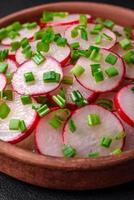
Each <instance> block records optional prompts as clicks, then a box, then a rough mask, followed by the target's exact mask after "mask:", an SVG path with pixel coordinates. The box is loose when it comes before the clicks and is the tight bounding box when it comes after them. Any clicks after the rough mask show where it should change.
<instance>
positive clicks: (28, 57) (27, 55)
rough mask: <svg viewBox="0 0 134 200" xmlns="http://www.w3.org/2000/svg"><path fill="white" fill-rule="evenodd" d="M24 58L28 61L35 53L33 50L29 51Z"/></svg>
mask: <svg viewBox="0 0 134 200" xmlns="http://www.w3.org/2000/svg"><path fill="white" fill-rule="evenodd" d="M24 56H25V58H26V59H30V58H32V56H33V52H32V51H31V50H28V51H26V52H25V53H24Z"/></svg>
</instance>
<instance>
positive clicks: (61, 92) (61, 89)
mask: <svg viewBox="0 0 134 200" xmlns="http://www.w3.org/2000/svg"><path fill="white" fill-rule="evenodd" d="M59 95H60V96H61V97H62V98H63V99H66V91H65V89H64V88H63V87H62V88H60V90H59Z"/></svg>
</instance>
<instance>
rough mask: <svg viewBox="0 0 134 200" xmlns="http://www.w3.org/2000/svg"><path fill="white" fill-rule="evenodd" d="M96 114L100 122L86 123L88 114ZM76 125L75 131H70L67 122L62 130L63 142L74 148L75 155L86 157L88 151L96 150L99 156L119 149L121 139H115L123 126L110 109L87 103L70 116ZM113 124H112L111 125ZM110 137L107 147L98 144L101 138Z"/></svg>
mask: <svg viewBox="0 0 134 200" xmlns="http://www.w3.org/2000/svg"><path fill="white" fill-rule="evenodd" d="M90 114H97V115H99V117H100V121H101V123H100V124H98V125H96V126H89V125H88V115H90ZM71 119H72V120H73V121H74V124H75V126H76V131H75V132H73V133H72V132H71V131H70V128H69V125H68V122H67V123H66V125H65V127H64V131H63V138H64V144H70V145H71V146H72V147H73V148H75V149H76V152H77V156H82V157H87V156H88V154H89V153H92V152H98V153H99V155H100V156H107V155H110V154H111V153H112V151H114V150H115V149H117V148H119V149H121V148H122V146H123V139H120V140H116V139H115V137H116V134H117V133H120V132H122V131H123V127H122V125H121V123H120V121H119V120H118V119H117V117H116V116H115V115H114V114H113V113H111V112H110V111H108V110H106V109H104V108H102V107H100V106H97V105H88V106H85V107H83V108H80V109H77V110H76V111H74V113H73V114H72V116H71ZM113 124H114V126H113ZM103 137H108V138H111V139H112V142H111V145H110V146H109V148H106V147H103V146H101V145H100V142H101V139H102V138H103Z"/></svg>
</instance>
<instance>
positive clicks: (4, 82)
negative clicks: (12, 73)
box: [0, 73, 7, 91]
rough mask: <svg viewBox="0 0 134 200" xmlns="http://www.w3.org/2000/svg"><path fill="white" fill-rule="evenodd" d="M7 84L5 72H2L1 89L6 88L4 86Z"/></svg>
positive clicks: (0, 78) (0, 77)
mask: <svg viewBox="0 0 134 200" xmlns="http://www.w3.org/2000/svg"><path fill="white" fill-rule="evenodd" d="M6 84H7V80H6V77H5V75H4V74H1V73H0V91H2V90H4V88H5V87H6Z"/></svg>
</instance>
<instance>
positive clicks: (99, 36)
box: [95, 35, 102, 44]
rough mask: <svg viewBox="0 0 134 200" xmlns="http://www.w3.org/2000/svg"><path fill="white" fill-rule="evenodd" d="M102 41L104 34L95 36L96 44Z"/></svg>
mask: <svg viewBox="0 0 134 200" xmlns="http://www.w3.org/2000/svg"><path fill="white" fill-rule="evenodd" d="M101 42H102V36H101V35H98V36H97V37H96V38H95V44H101Z"/></svg>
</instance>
